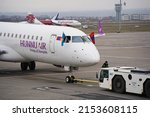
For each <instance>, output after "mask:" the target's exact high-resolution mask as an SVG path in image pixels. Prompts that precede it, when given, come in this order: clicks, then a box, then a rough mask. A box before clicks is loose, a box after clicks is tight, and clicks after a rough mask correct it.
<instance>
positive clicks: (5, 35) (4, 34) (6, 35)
mask: <svg viewBox="0 0 150 117" xmlns="http://www.w3.org/2000/svg"><path fill="white" fill-rule="evenodd" d="M1 36H3V37H11V38H20V39H36V40H38V39H40V40H42V39H43V37H42V36H34V35H32V36H31V35H25V34H24V35H23V34H14V33H2V32H1V33H0V37H1Z"/></svg>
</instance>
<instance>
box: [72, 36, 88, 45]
mask: <svg viewBox="0 0 150 117" xmlns="http://www.w3.org/2000/svg"><path fill="white" fill-rule="evenodd" d="M72 42H73V43H80V42H90V39H89V38H88V37H87V36H72Z"/></svg>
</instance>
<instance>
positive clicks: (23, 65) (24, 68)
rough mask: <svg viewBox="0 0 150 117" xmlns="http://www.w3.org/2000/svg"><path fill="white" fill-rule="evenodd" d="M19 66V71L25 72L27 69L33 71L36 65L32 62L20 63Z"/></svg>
mask: <svg viewBox="0 0 150 117" xmlns="http://www.w3.org/2000/svg"><path fill="white" fill-rule="evenodd" d="M20 66H21V70H22V71H26V70H27V69H28V67H29V70H32V71H33V70H35V67H36V64H35V62H34V61H31V62H21V64H20Z"/></svg>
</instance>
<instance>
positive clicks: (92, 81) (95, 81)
mask: <svg viewBox="0 0 150 117" xmlns="http://www.w3.org/2000/svg"><path fill="white" fill-rule="evenodd" d="M75 80H77V81H79V82H87V83H98V81H97V80H84V79H75Z"/></svg>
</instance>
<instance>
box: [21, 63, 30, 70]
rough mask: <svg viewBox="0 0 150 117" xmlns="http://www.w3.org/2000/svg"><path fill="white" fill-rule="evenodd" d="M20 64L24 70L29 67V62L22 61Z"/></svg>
mask: <svg viewBox="0 0 150 117" xmlns="http://www.w3.org/2000/svg"><path fill="white" fill-rule="evenodd" d="M20 66H21V70H22V71H26V70H27V69H28V63H27V62H21V64H20Z"/></svg>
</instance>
